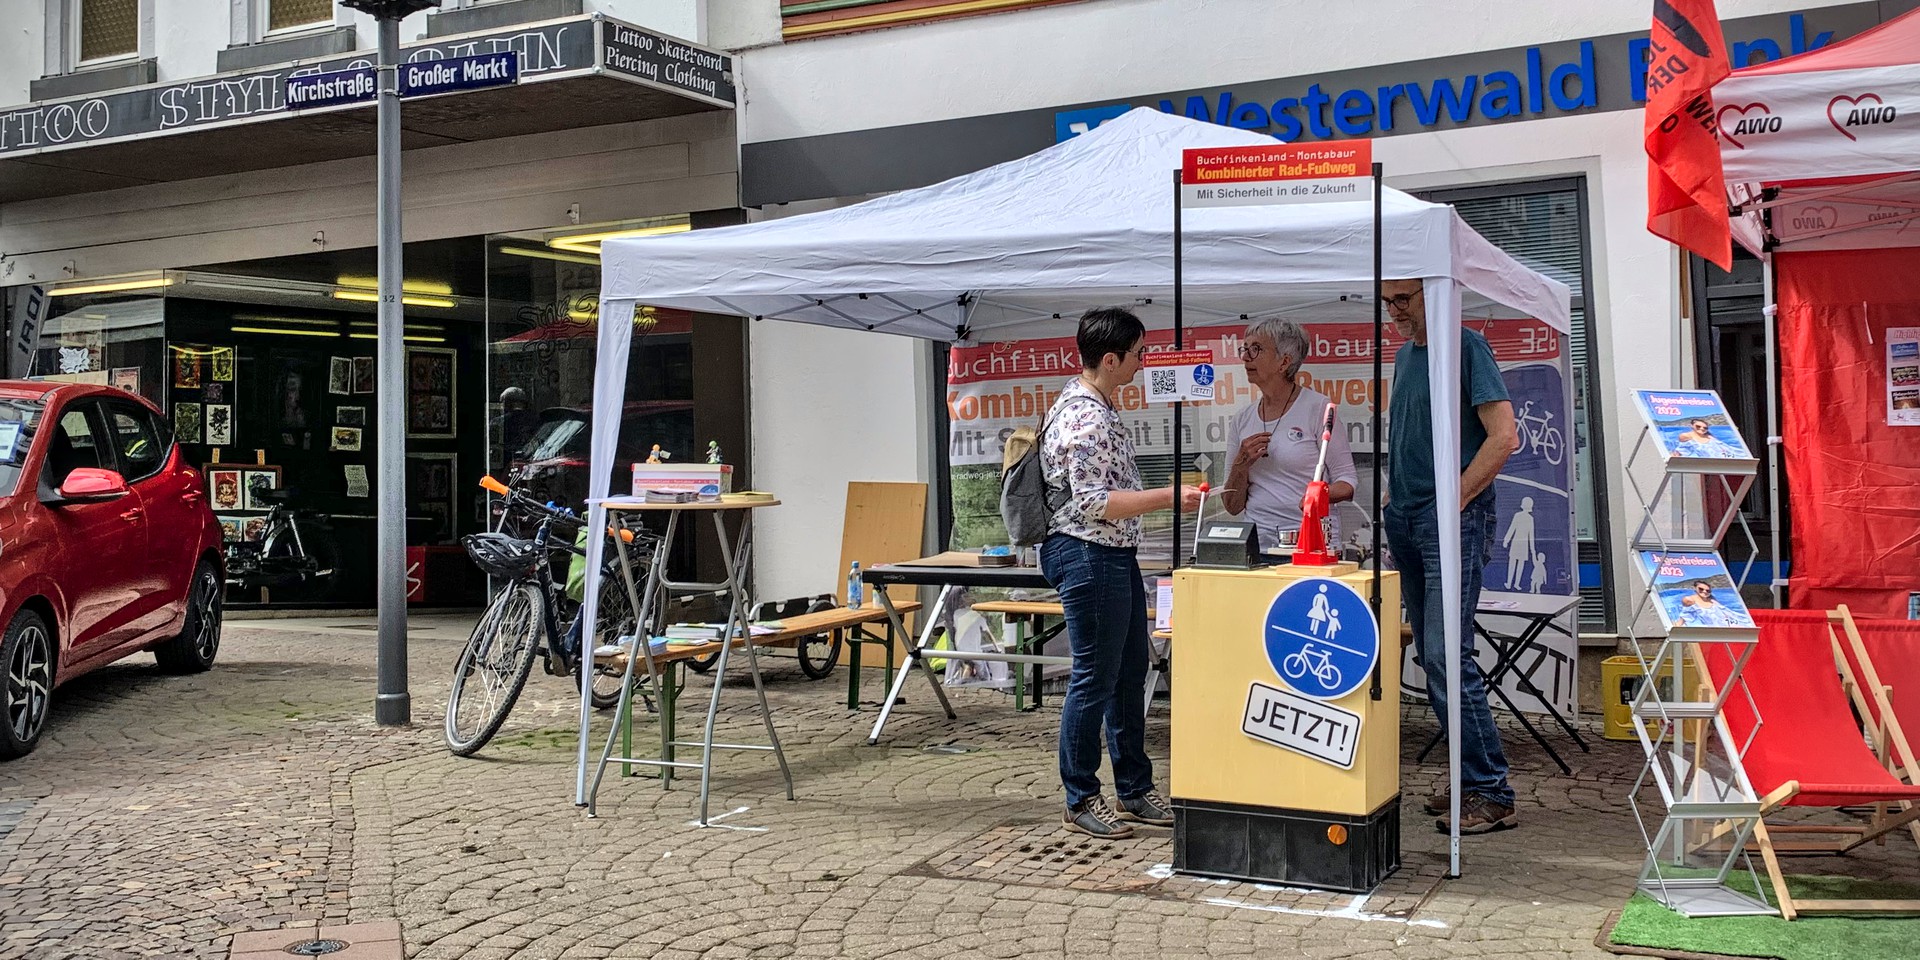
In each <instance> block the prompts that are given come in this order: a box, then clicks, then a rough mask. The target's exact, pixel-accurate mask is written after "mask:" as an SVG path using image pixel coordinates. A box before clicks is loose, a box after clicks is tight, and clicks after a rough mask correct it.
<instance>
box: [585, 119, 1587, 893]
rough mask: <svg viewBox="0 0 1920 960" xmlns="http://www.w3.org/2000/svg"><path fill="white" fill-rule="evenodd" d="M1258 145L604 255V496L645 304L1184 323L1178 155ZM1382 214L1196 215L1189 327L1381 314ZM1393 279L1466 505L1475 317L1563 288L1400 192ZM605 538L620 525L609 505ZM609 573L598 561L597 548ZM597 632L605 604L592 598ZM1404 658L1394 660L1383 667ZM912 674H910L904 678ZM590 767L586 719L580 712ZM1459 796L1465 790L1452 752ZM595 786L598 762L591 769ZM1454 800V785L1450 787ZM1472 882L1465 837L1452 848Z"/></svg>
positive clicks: (1227, 137) (1037, 330) (1161, 150)
mask: <svg viewBox="0 0 1920 960" xmlns="http://www.w3.org/2000/svg"><path fill="white" fill-rule="evenodd" d="M1272 142H1273V141H1272V139H1271V138H1269V137H1266V136H1263V135H1260V134H1256V133H1252V132H1249V131H1244V130H1237V129H1233V128H1229V127H1223V126H1218V125H1214V124H1209V123H1203V122H1199V121H1193V120H1187V119H1183V118H1180V117H1175V116H1171V115H1168V114H1164V113H1161V112H1159V111H1155V110H1151V109H1144V108H1143V109H1137V110H1134V111H1132V112H1130V113H1128V114H1126V115H1124V116H1122V117H1119V118H1116V119H1114V120H1110V121H1108V122H1106V123H1103V124H1101V125H1100V126H1099V127H1097V128H1095V129H1093V130H1092V131H1089V132H1087V133H1085V134H1082V135H1080V136H1078V137H1075V138H1073V139H1071V140H1068V141H1066V142H1064V143H1060V144H1056V145H1055V146H1052V147H1049V148H1047V149H1045V150H1042V151H1040V152H1038V153H1035V154H1033V155H1031V156H1028V157H1025V158H1022V159H1019V160H1014V161H1010V162H1007V163H1003V164H1000V165H998V166H994V167H989V168H987V169H985V170H980V171H977V172H975V173H970V174H967V175H965V176H961V177H956V178H954V179H952V180H948V181H946V182H944V183H938V184H934V185H932V186H928V187H922V188H919V189H915V190H907V191H902V192H900V193H896V194H892V195H889V196H886V197H882V198H879V199H875V200H870V201H867V202H865V203H860V204H857V205H853V206H848V207H843V208H839V209H834V210H828V211H824V212H820V213H813V214H807V215H801V216H795V217H789V218H785V219H780V220H772V221H766V222H761V223H752V224H745V225H741V226H734V227H724V228H719V229H713V230H704V231H695V232H693V233H686V234H677V235H669V236H660V237H650V238H635V239H630V240H611V241H608V242H606V243H605V244H604V245H603V246H602V251H601V257H602V269H603V281H602V288H601V314H600V315H601V318H602V322H601V327H600V344H599V346H600V360H599V367H598V373H597V376H596V378H595V386H594V410H595V411H596V413H595V420H594V433H593V454H592V456H593V464H592V474H591V476H592V478H593V479H592V483H593V487H592V497H593V498H596V499H597V498H602V497H605V496H607V495H608V492H609V490H608V485H609V478H610V477H611V476H612V472H613V470H614V467H615V464H614V450H615V440H616V437H617V432H618V429H619V422H618V418H616V417H611V416H606V417H603V416H600V414H599V411H606V410H618V409H620V405H621V402H622V401H623V399H624V398H623V391H624V388H625V385H626V369H627V359H628V349H629V346H630V343H631V336H630V332H629V330H628V326H629V322H630V318H631V317H632V315H633V311H634V308H635V306H636V305H638V304H652V305H656V306H664V307H679V308H683V309H687V310H694V311H699V312H706V313H722V314H733V315H739V316H746V317H753V318H755V319H768V320H789V321H798V322H802V323H815V324H821V325H824V326H833V327H842V328H855V329H862V330H873V331H878V332H883V333H893V334H901V335H905V336H912V337H919V338H924V339H929V340H939V341H945V342H949V343H962V342H979V341H991V340H1015V339H1024V338H1031V337H1051V336H1063V335H1066V336H1070V335H1072V333H1073V330H1074V328H1075V324H1076V321H1077V318H1078V316H1079V314H1080V312H1081V311H1083V310H1085V309H1086V308H1089V307H1093V306H1099V305H1104V304H1114V303H1118V304H1125V305H1128V306H1130V307H1132V308H1133V309H1134V310H1135V312H1136V313H1138V314H1139V315H1140V317H1141V319H1142V320H1144V321H1145V322H1146V323H1147V325H1148V326H1149V327H1152V328H1164V327H1170V326H1172V324H1173V300H1174V282H1173V278H1174V270H1173V264H1174V240H1173V221H1174V202H1175V201H1174V171H1175V170H1177V169H1178V168H1179V167H1180V165H1181V151H1183V150H1186V149H1192V148H1203V147H1233V146H1254V145H1261V144H1271V143H1272ZM1373 220H1374V212H1373V204H1372V203H1371V202H1338V203H1314V204H1303V205H1289V206H1249V207H1210V208H1200V209H1189V210H1186V211H1185V212H1184V223H1183V230H1182V236H1183V249H1184V253H1183V263H1182V269H1183V277H1182V283H1181V294H1182V300H1183V307H1184V310H1185V312H1186V316H1185V319H1186V320H1187V321H1188V322H1192V321H1193V320H1195V319H1197V318H1207V319H1216V320H1217V319H1219V318H1227V317H1238V316H1241V315H1248V314H1254V315H1260V314H1274V313H1278V314H1282V315H1285V316H1289V317H1292V318H1295V319H1299V320H1316V319H1320V320H1331V319H1347V320H1360V319H1363V318H1364V319H1371V318H1372V316H1373V306H1372V298H1373V297H1374V296H1375V295H1376V291H1375V290H1373V289H1372V285H1373V278H1374V272H1373ZM1382 220H1383V223H1384V230H1383V234H1384V237H1383V248H1384V249H1383V261H1382V262H1383V264H1384V273H1383V276H1385V277H1389V278H1395V277H1407V278H1412V277H1418V278H1422V279H1423V280H1424V282H1425V286H1426V302H1427V304H1428V331H1429V333H1428V341H1429V344H1430V345H1431V349H1430V350H1429V354H1428V357H1429V363H1430V368H1431V369H1432V370H1434V371H1438V372H1437V373H1436V374H1435V375H1434V376H1433V377H1432V382H1433V390H1434V396H1433V411H1434V417H1433V436H1434V446H1435V450H1434V462H1435V464H1436V465H1438V466H1439V469H1437V470H1436V471H1435V473H1436V476H1435V485H1436V488H1437V491H1438V493H1437V496H1438V501H1439V502H1441V503H1453V502H1456V501H1457V500H1458V498H1459V483H1460V475H1459V471H1458V469H1454V468H1451V467H1449V466H1448V465H1450V464H1457V463H1458V462H1459V449H1460V424H1459V416H1458V410H1459V406H1460V404H1459V389H1460V377H1459V375H1458V370H1459V365H1460V354H1459V342H1460V337H1459V326H1460V317H1461V311H1462V308H1463V303H1471V304H1472V305H1473V306H1474V308H1475V309H1476V311H1485V315H1488V316H1499V315H1505V316H1527V317H1533V318H1537V319H1539V320H1542V321H1545V322H1546V323H1548V324H1550V325H1552V326H1553V327H1554V328H1556V329H1558V330H1560V331H1561V332H1563V333H1565V332H1567V331H1568V329H1569V290H1568V288H1567V286H1566V285H1565V284H1562V283H1559V282H1557V281H1554V280H1551V279H1548V278H1546V277H1543V276H1541V275H1540V274H1538V273H1535V272H1533V271H1531V270H1528V269H1527V268H1525V267H1524V266H1522V265H1521V264H1519V263H1518V262H1516V261H1515V260H1514V259H1513V258H1512V257H1509V256H1508V255H1506V254H1505V253H1503V252H1501V251H1500V250H1499V249H1498V248H1496V247H1494V246H1493V245H1492V244H1491V243H1489V242H1487V241H1486V240H1485V239H1484V238H1482V237H1481V236H1480V235H1478V234H1476V233H1474V232H1473V231H1472V230H1471V229H1469V228H1468V227H1467V226H1466V224H1465V223H1464V222H1463V221H1462V220H1461V219H1460V217H1459V216H1458V215H1457V214H1456V213H1455V212H1454V211H1453V209H1452V208H1451V207H1447V206H1444V205H1441V204H1433V203H1427V202H1424V201H1421V200H1417V199H1415V198H1413V197H1410V196H1408V195H1406V194H1404V193H1401V192H1399V191H1396V190H1391V189H1389V190H1386V191H1385V193H1384V199H1383V201H1382ZM1439 521H1440V541H1441V544H1442V548H1443V549H1442V554H1443V564H1442V566H1443V572H1444V578H1443V591H1442V596H1443V598H1444V599H1443V602H1444V603H1445V605H1446V606H1447V607H1448V608H1449V609H1455V610H1457V609H1459V608H1460V605H1461V598H1460V583H1461V581H1460V553H1459V542H1460V538H1459V515H1458V513H1457V512H1455V511H1446V510H1443V511H1441V512H1440V517H1439ZM591 523H592V524H593V525H594V526H593V527H591V529H600V525H601V524H603V523H604V516H603V513H602V510H601V508H598V507H596V508H594V511H593V515H592V517H591ZM591 542H592V544H593V546H592V551H593V556H592V558H591V560H590V562H589V563H588V566H587V569H588V571H589V573H588V576H589V577H590V578H593V577H597V575H598V571H599V569H600V554H601V551H602V550H603V548H604V544H603V543H602V542H601V541H600V540H599V539H598V538H595V539H594V540H592V541H591ZM586 596H587V598H588V600H587V602H588V609H587V611H586V615H587V617H588V632H587V634H586V635H588V636H591V635H592V624H593V618H594V617H596V616H597V611H596V610H595V609H594V600H595V599H596V598H597V597H598V587H597V585H596V584H594V583H592V582H589V583H588V585H587V592H586ZM1459 626H1460V621H1459V620H1458V618H1449V619H1448V621H1447V649H1448V656H1447V676H1448V690H1449V693H1450V694H1451V696H1450V710H1449V717H1448V729H1449V731H1457V730H1458V729H1459V716H1458V709H1459V706H1458V705H1459V696H1458V684H1459V680H1458V675H1459V651H1460V644H1461V638H1460V636H1459V635H1458V632H1459ZM1382 655H1383V656H1384V655H1391V654H1390V652H1383V654H1382ZM903 669H905V667H903ZM581 722H582V740H581V743H582V747H581V749H582V751H583V756H584V750H585V743H586V738H585V728H586V722H587V711H586V710H585V708H584V705H583V709H582V721H581ZM1449 755H1450V767H1451V781H1450V782H1452V783H1453V784H1455V785H1456V786H1457V785H1458V783H1459V778H1460V750H1459V745H1458V740H1457V738H1454V737H1450V743H1449ZM583 769H584V766H583ZM1454 796H1455V797H1458V796H1459V792H1458V790H1455V791H1454ZM1453 856H1454V860H1453V867H1454V872H1456V873H1457V872H1458V869H1459V860H1458V857H1459V838H1458V835H1457V834H1456V835H1455V837H1454V844H1453Z"/></svg>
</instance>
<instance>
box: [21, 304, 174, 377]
mask: <svg viewBox="0 0 1920 960" xmlns="http://www.w3.org/2000/svg"><path fill="white" fill-rule="evenodd" d="M153 282H156V283H157V282H160V281H157V280H156V281H153ZM48 303H49V307H48V310H47V313H48V319H47V321H46V323H45V324H43V325H42V327H41V332H40V343H39V346H38V349H36V350H35V351H34V353H33V358H32V360H31V361H30V362H29V371H30V373H29V375H30V376H33V377H34V378H36V379H41V380H56V381H65V382H69V383H94V384H106V385H109V386H115V387H119V388H121V389H123V390H126V391H128V392H130V393H137V394H139V395H141V396H143V397H146V398H147V399H149V400H152V401H153V402H155V403H159V402H160V401H161V400H163V399H165V398H164V397H163V396H162V394H161V392H160V376H161V370H162V367H163V366H164V363H163V358H164V354H165V352H166V347H165V342H166V341H165V334H164V332H163V330H164V324H163V318H164V310H165V301H163V300H162V299H161V298H159V297H155V296H150V295H148V294H146V293H143V292H106V293H100V294H77V295H76V294H69V293H66V292H64V291H62V290H61V289H60V288H58V287H56V288H54V290H53V293H52V295H51V296H50V297H49V298H48Z"/></svg>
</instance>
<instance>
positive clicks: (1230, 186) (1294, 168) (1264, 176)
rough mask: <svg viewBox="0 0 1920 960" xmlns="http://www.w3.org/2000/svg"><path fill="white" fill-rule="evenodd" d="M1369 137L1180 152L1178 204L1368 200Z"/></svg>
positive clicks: (1369, 189)
mask: <svg viewBox="0 0 1920 960" xmlns="http://www.w3.org/2000/svg"><path fill="white" fill-rule="evenodd" d="M1372 179H1373V141H1371V140H1343V141H1340V142H1338V143H1315V144H1290V143H1276V144H1272V145H1262V146H1257V147H1208V148H1206V149H1202V150H1187V151H1183V152H1182V155H1181V167H1180V205H1181V206H1185V207H1233V206H1242V205H1250V204H1270V203H1331V202H1336V201H1340V200H1368V199H1371V198H1372V196H1373V194H1372V186H1371V181H1372Z"/></svg>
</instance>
